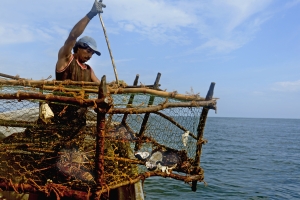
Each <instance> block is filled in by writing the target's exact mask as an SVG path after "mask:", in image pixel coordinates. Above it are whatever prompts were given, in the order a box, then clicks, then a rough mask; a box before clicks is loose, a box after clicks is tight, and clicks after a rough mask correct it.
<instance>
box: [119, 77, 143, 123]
mask: <svg viewBox="0 0 300 200" xmlns="http://www.w3.org/2000/svg"><path fill="white" fill-rule="evenodd" d="M139 76H140V75H138V74H137V75H136V77H135V79H134V82H133V85H134V86H137V84H138V81H139ZM133 99H134V94H132V95H130V98H129V101H128V104H127V108H128V107H129V105H130V104H132V102H133ZM127 116H128V114H124V116H123V119H122V124H125V122H126V119H127Z"/></svg>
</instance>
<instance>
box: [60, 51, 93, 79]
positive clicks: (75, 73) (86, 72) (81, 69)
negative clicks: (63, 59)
mask: <svg viewBox="0 0 300 200" xmlns="http://www.w3.org/2000/svg"><path fill="white" fill-rule="evenodd" d="M91 72H92V68H91V67H90V66H89V65H87V64H81V63H79V62H78V61H77V60H76V59H75V58H74V56H73V55H72V59H71V61H70V63H69V64H68V65H67V67H65V68H64V69H63V70H61V71H57V70H56V71H55V75H56V80H58V81H63V80H67V79H68V80H72V81H89V82H91V81H92V78H91Z"/></svg>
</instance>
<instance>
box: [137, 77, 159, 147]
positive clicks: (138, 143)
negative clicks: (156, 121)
mask: <svg viewBox="0 0 300 200" xmlns="http://www.w3.org/2000/svg"><path fill="white" fill-rule="evenodd" d="M160 77H161V73H158V74H157V76H156V79H155V82H154V85H153V89H157V88H158V86H159V79H160ZM154 99H155V96H151V97H150V99H149V102H148V106H150V105H153V102H154ZM149 116H150V113H146V114H145V115H144V119H143V122H142V125H141V129H140V132H139V134H138V137H139V138H141V137H142V136H143V135H144V132H145V130H146V125H147V122H148V119H149ZM140 145H141V144H140V141H137V143H136V144H135V148H134V150H135V151H137V150H139V149H140Z"/></svg>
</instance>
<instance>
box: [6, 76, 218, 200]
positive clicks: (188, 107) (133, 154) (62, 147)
mask: <svg viewBox="0 0 300 200" xmlns="http://www.w3.org/2000/svg"><path fill="white" fill-rule="evenodd" d="M138 79H139V76H138V75H137V76H136V78H135V80H134V83H133V85H132V86H127V85H126V84H125V83H123V84H122V83H121V84H119V85H116V84H114V83H110V84H107V83H106V77H105V76H103V77H102V79H101V83H100V84H97V83H92V82H75V81H46V80H43V81H35V80H25V79H18V80H10V79H0V84H1V88H0V140H1V141H0V188H1V189H2V190H6V191H15V192H18V193H38V194H40V195H44V196H45V197H52V198H54V199H55V198H56V199H64V198H65V199H68V198H69V199H99V198H100V197H101V198H102V199H108V198H109V197H108V195H107V194H108V193H109V192H110V191H112V190H114V189H116V188H119V187H122V186H126V185H132V184H135V183H137V182H139V181H144V180H145V179H146V178H148V177H152V176H161V177H170V178H173V179H177V180H181V181H184V182H185V183H189V184H190V185H191V187H192V190H193V191H196V186H197V182H203V181H204V172H203V169H202V168H201V167H200V155H201V149H202V145H203V144H205V142H206V140H205V139H204V138H203V133H204V127H205V122H206V118H207V114H208V111H209V109H214V110H216V99H215V98H213V90H214V85H215V84H214V83H211V85H210V88H209V90H208V93H207V95H206V97H200V96H199V95H193V94H192V95H182V94H178V93H176V92H166V91H162V90H161V89H159V79H160V73H158V75H157V78H156V80H155V82H154V84H153V85H138V84H137V83H138ZM45 108H47V109H49V108H50V110H51V111H52V113H51V111H50V114H49V113H48V115H49V117H48V118H47V117H45V116H46V115H47V114H45V110H47V109H45ZM51 114H53V115H54V116H53V115H51Z"/></svg>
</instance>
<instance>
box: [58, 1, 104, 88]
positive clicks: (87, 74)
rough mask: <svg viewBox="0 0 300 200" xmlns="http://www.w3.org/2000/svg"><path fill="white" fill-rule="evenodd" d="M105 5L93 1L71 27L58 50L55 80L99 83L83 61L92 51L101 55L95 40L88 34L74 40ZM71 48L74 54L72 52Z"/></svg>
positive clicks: (85, 60)
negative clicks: (91, 5)
mask: <svg viewBox="0 0 300 200" xmlns="http://www.w3.org/2000/svg"><path fill="white" fill-rule="evenodd" d="M105 7H106V6H105V5H104V4H103V3H102V0H99V2H95V3H94V5H93V7H92V9H91V11H90V12H89V13H88V14H87V15H86V16H84V17H83V18H82V19H81V20H80V21H79V22H77V24H76V25H75V26H74V27H73V29H72V30H71V32H70V34H69V37H68V38H67V40H66V41H65V44H64V45H63V46H62V47H61V48H60V50H59V52H58V60H57V63H56V70H55V71H56V72H55V75H56V80H66V79H70V80H72V81H90V82H99V83H100V80H99V79H98V78H97V77H96V75H95V73H94V71H93V69H92V68H91V67H90V66H89V65H87V64H85V62H87V61H88V60H89V59H91V57H92V56H93V54H94V53H96V54H97V55H98V56H100V55H101V53H100V52H99V51H98V49H97V44H96V41H95V40H94V39H93V38H91V37H89V36H84V37H82V38H80V39H79V40H78V41H76V40H77V38H78V37H79V36H80V35H81V34H82V33H83V31H84V29H85V28H86V26H87V25H88V23H89V22H90V20H91V19H92V18H93V17H94V16H96V15H97V14H98V13H103V11H102V8H105ZM72 49H73V52H74V54H72Z"/></svg>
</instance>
